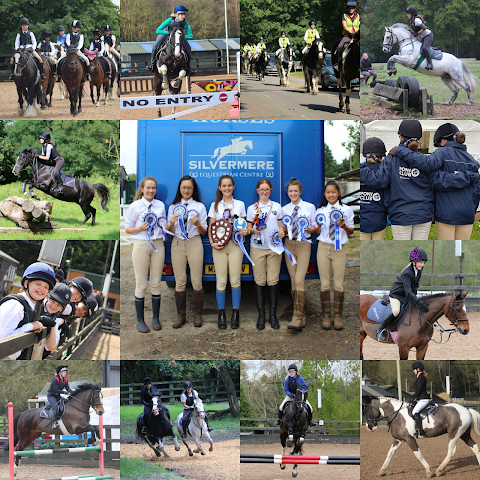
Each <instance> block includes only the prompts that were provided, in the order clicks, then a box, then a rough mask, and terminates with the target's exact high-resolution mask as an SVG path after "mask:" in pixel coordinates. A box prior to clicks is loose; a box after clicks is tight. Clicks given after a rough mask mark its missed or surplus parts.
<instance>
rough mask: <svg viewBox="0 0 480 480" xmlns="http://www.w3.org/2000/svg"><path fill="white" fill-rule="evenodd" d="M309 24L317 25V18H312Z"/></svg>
mask: <svg viewBox="0 0 480 480" xmlns="http://www.w3.org/2000/svg"><path fill="white" fill-rule="evenodd" d="M308 24H309V25H317V22H316V21H315V20H310V22H309V23H308Z"/></svg>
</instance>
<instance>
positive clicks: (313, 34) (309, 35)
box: [302, 20, 320, 55]
mask: <svg viewBox="0 0 480 480" xmlns="http://www.w3.org/2000/svg"><path fill="white" fill-rule="evenodd" d="M308 25H309V27H310V28H309V29H308V30H307V31H306V32H305V35H304V37H303V40H304V42H305V43H306V45H305V47H304V48H303V50H302V53H303V54H304V55H306V54H307V53H308V52H309V50H310V48H311V46H312V43H313V42H314V41H315V40H316V39H317V38H320V34H319V33H318V30H317V29H316V28H315V27H316V25H317V22H316V21H315V20H310V23H309V24H308Z"/></svg>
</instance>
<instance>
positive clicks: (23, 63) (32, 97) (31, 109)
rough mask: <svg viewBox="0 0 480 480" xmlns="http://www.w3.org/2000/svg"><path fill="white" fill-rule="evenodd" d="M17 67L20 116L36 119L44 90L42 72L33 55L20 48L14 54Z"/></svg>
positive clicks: (16, 83)
mask: <svg viewBox="0 0 480 480" xmlns="http://www.w3.org/2000/svg"><path fill="white" fill-rule="evenodd" d="M13 58H14V62H15V67H14V70H13V73H14V82H15V85H16V87H17V94H18V105H19V106H18V115H23V117H25V118H29V117H36V116H37V108H38V104H39V103H40V99H41V95H42V93H41V92H42V90H41V82H40V71H39V69H38V67H37V65H36V63H35V60H34V57H33V55H32V54H31V53H29V52H26V51H25V50H24V49H22V48H19V49H17V50H15V53H14V54H13ZM24 99H25V100H26V103H27V108H26V109H25V110H24V107H23V101H24Z"/></svg>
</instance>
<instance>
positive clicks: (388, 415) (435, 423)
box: [363, 397, 480, 478]
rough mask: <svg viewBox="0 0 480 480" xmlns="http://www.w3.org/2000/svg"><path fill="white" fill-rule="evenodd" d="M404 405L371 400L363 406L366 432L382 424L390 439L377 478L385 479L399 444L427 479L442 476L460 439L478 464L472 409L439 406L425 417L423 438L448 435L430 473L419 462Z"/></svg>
mask: <svg viewBox="0 0 480 480" xmlns="http://www.w3.org/2000/svg"><path fill="white" fill-rule="evenodd" d="M407 407H408V405H406V404H405V403H404V402H403V401H400V400H396V399H394V398H386V397H379V398H372V400H371V401H370V402H368V403H366V404H364V405H363V415H364V417H365V420H366V421H365V424H366V427H367V429H368V430H369V431H374V430H376V429H377V422H378V421H379V420H386V421H387V422H388V425H389V429H390V433H391V434H392V437H393V438H394V440H393V443H392V446H391V447H390V450H389V451H388V454H387V458H386V459H385V462H384V463H383V465H382V467H381V468H380V470H379V472H378V473H377V476H379V477H380V476H383V475H385V472H386V470H387V468H388V464H389V463H390V460H391V459H392V457H393V454H394V453H395V452H396V451H397V450H398V449H399V448H400V446H401V445H402V443H403V442H406V444H407V445H408V446H409V447H410V448H411V449H412V451H413V453H414V454H415V457H417V459H418V460H419V461H420V462H421V464H422V465H423V466H424V467H425V472H426V475H427V478H431V477H435V476H437V477H439V476H441V475H443V473H444V472H445V467H446V466H447V464H448V462H450V460H451V459H452V457H453V456H454V455H455V450H456V446H457V442H458V440H459V439H460V438H461V439H462V440H463V441H464V442H465V443H466V444H467V445H468V446H469V447H470V448H471V450H472V452H473V453H474V454H475V456H476V457H477V461H478V463H479V464H480V449H479V446H478V444H477V443H476V442H475V441H474V440H473V439H472V437H471V432H472V428H473V430H474V432H475V433H476V434H477V435H480V413H478V412H477V411H476V410H473V409H472V408H469V409H467V408H465V407H463V406H462V405H458V404H455V403H447V404H446V405H439V406H438V407H437V411H436V413H434V414H432V415H429V418H428V419H424V420H423V422H422V426H423V429H424V431H425V437H422V438H432V437H438V436H439V435H444V434H447V435H448V452H447V456H446V457H445V459H444V460H443V462H442V463H441V464H440V466H439V467H438V468H437V470H436V471H435V472H432V471H431V469H430V465H429V464H428V463H427V461H426V460H425V459H424V458H423V455H422V453H421V452H420V449H419V448H418V444H417V440H416V438H415V436H414V435H415V420H414V419H413V418H412V417H410V415H409V414H408V409H407Z"/></svg>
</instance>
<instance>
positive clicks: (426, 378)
mask: <svg viewBox="0 0 480 480" xmlns="http://www.w3.org/2000/svg"><path fill="white" fill-rule="evenodd" d="M422 373H423V374H424V375H425V382H426V383H428V374H427V372H426V371H425V370H422Z"/></svg>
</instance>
